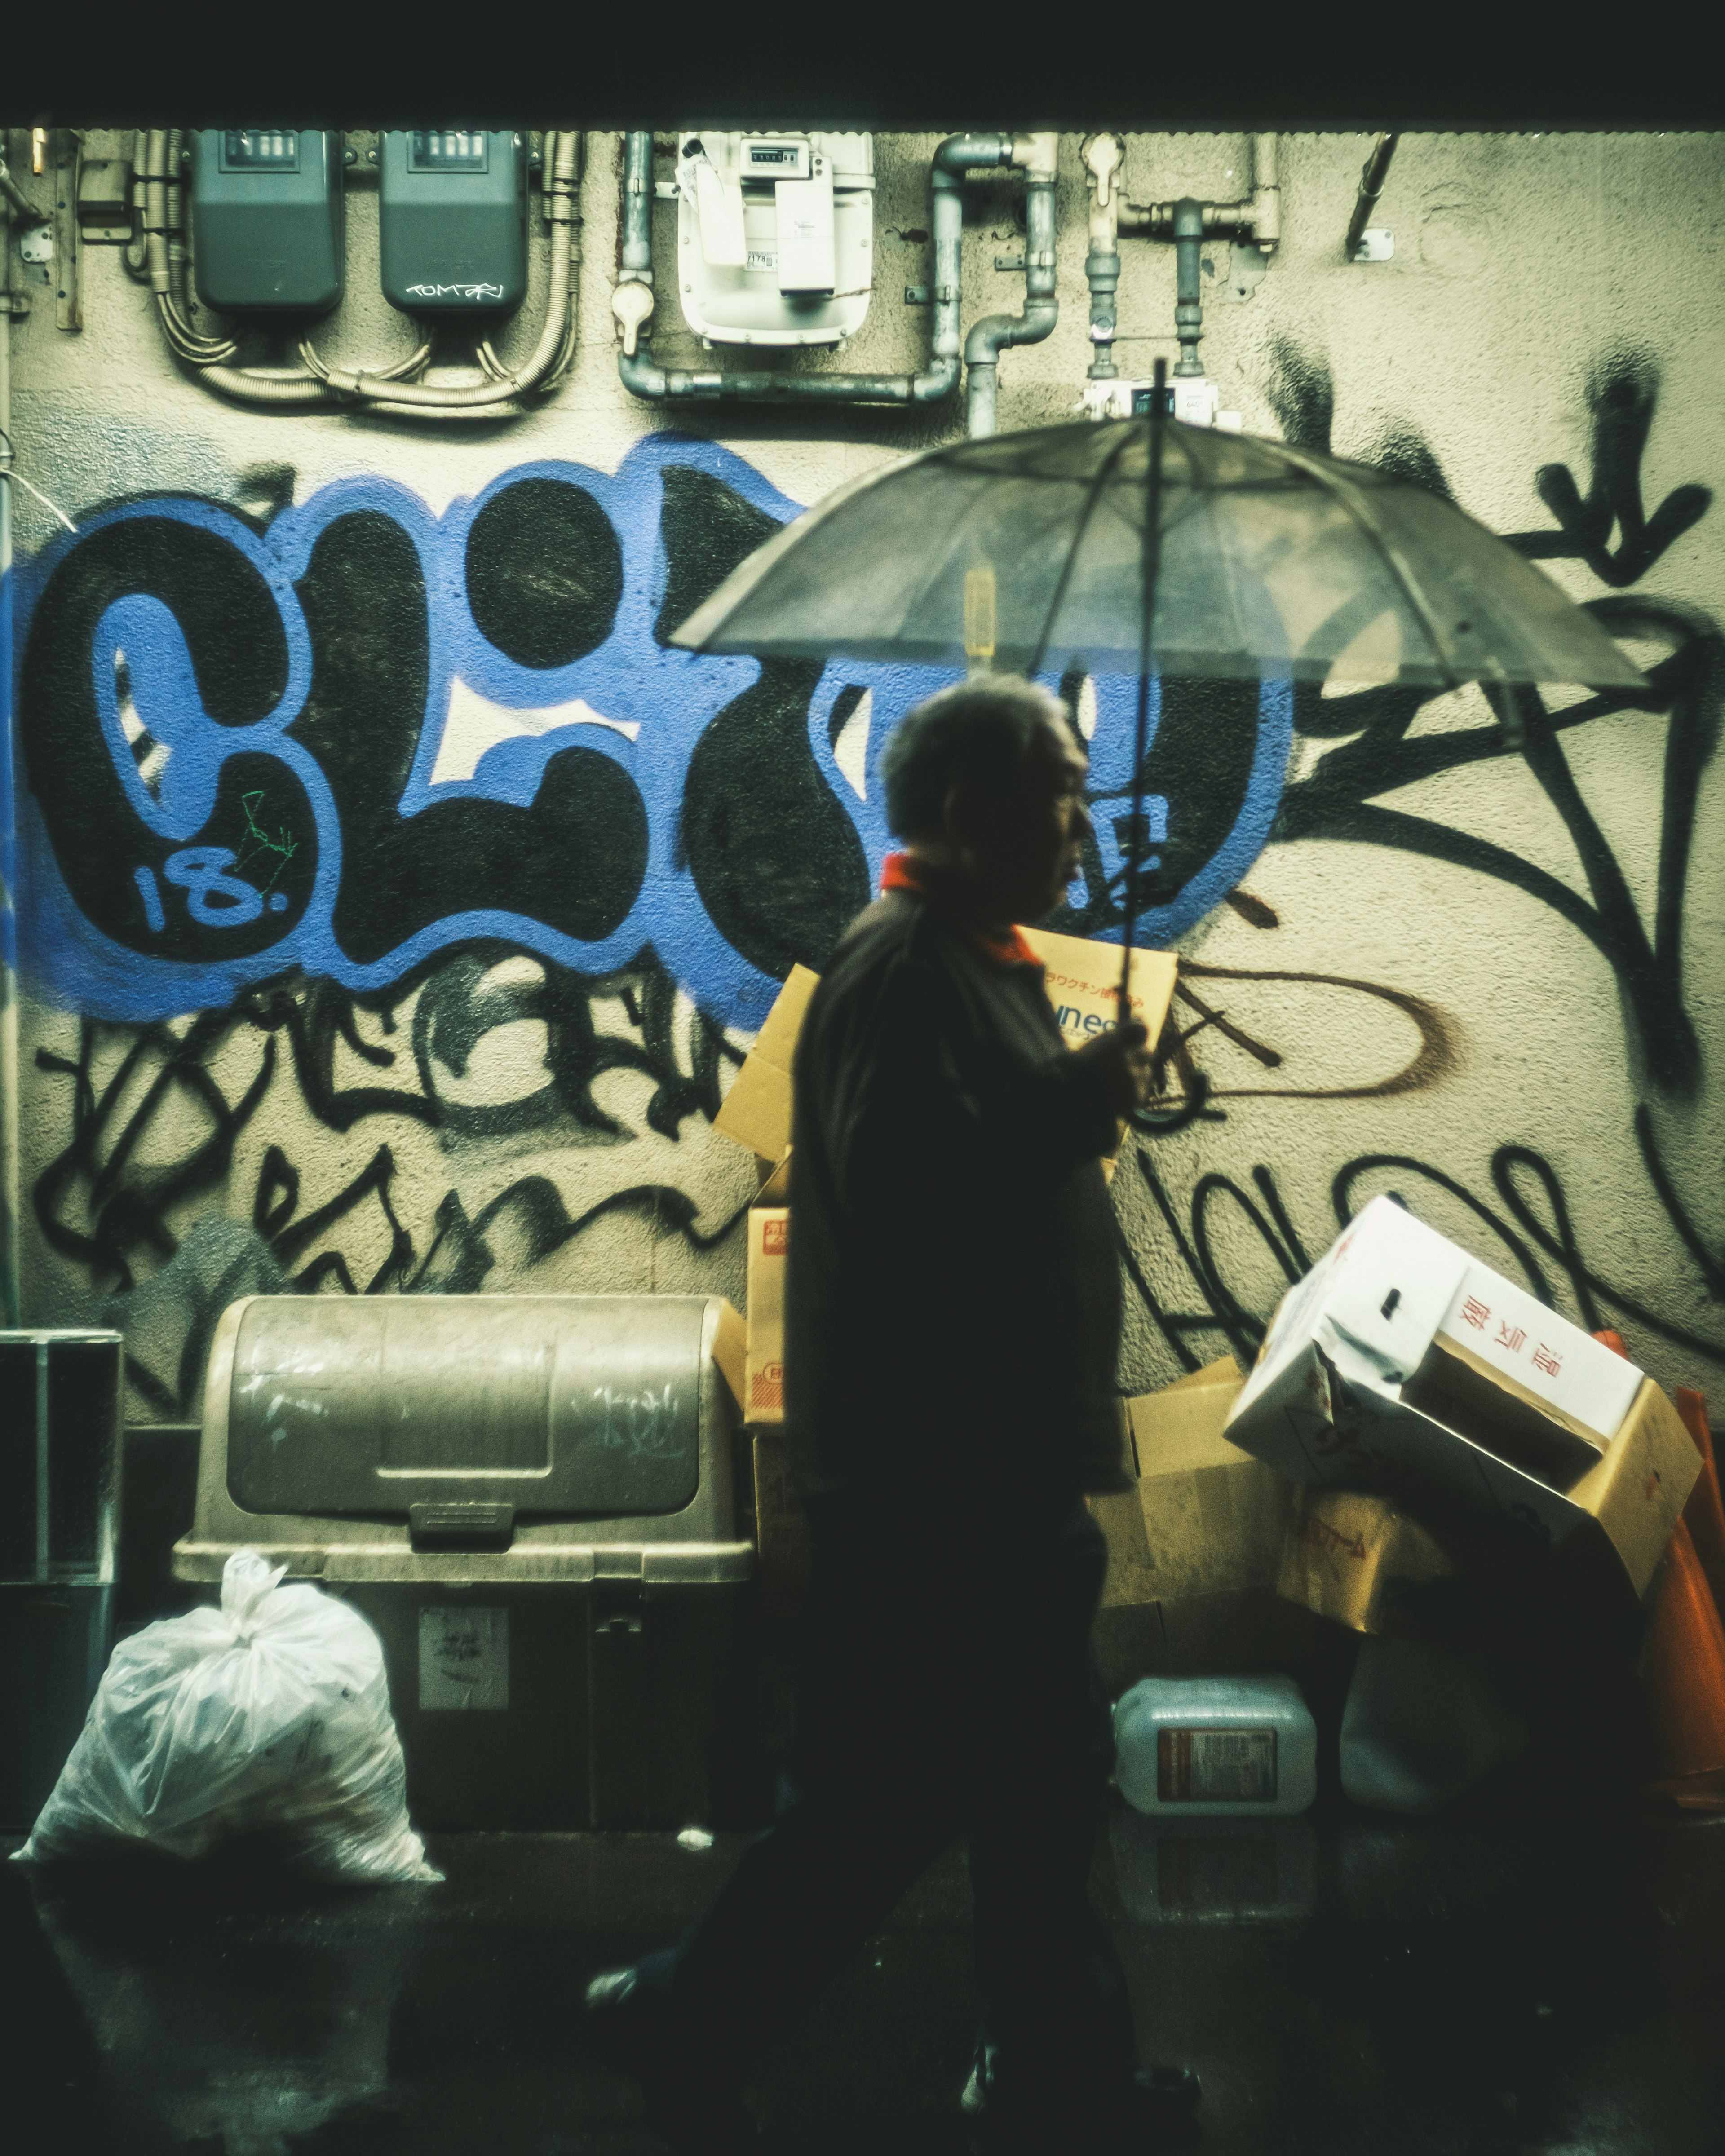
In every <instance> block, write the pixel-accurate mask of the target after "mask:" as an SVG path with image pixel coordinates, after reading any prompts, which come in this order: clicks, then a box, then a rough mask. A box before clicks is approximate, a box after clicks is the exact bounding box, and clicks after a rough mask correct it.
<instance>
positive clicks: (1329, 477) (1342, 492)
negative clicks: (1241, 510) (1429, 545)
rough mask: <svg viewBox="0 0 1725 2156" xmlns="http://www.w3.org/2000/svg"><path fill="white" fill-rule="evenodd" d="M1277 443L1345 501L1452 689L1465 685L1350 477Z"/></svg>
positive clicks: (1427, 611) (1409, 577)
mask: <svg viewBox="0 0 1725 2156" xmlns="http://www.w3.org/2000/svg"><path fill="white" fill-rule="evenodd" d="M1276 446H1277V447H1278V448H1279V449H1281V454H1283V455H1284V456H1285V457H1286V459H1288V461H1289V462H1290V463H1291V465H1295V466H1296V468H1297V469H1298V470H1301V471H1303V472H1304V473H1306V474H1307V476H1308V477H1309V478H1311V479H1313V480H1317V484H1318V485H1320V486H1321V487H1322V488H1323V489H1324V490H1325V491H1326V492H1327V494H1328V495H1330V496H1331V498H1332V500H1335V501H1337V502H1339V503H1340V504H1341V506H1342V507H1343V510H1345V511H1346V512H1347V513H1348V516H1350V517H1352V518H1353V521H1354V522H1355V524H1357V525H1358V527H1359V529H1360V530H1361V531H1363V533H1364V534H1365V536H1366V537H1367V539H1368V541H1370V542H1371V543H1372V545H1373V546H1374V547H1376V548H1377V550H1378V553H1379V554H1380V555H1381V556H1382V557H1383V559H1384V562H1387V563H1388V565H1389V573H1390V574H1391V576H1393V577H1394V578H1395V581H1396V583H1398V584H1399V586H1400V587H1401V593H1402V597H1403V598H1404V599H1405V600H1406V601H1407V603H1408V604H1409V607H1410V608H1412V609H1413V612H1414V618H1415V619H1417V620H1418V622H1419V624H1420V627H1421V628H1422V629H1424V630H1425V634H1426V637H1427V639H1428V640H1429V641H1430V645H1431V648H1432V650H1433V652H1434V653H1435V655H1436V658H1437V663H1438V665H1440V667H1441V668H1442V669H1443V670H1444V674H1445V678H1446V679H1447V680H1448V681H1449V684H1450V687H1451V688H1452V689H1459V688H1461V685H1462V677H1461V675H1459V674H1457V672H1456V671H1455V668H1454V667H1453V666H1451V665H1450V661H1449V659H1448V657H1447V656H1446V655H1445V651H1444V646H1443V640H1442V639H1441V638H1440V636H1439V634H1438V627H1437V620H1436V617H1435V615H1434V614H1433V613H1432V611H1431V608H1430V607H1429V606H1427V604H1426V603H1425V599H1424V598H1423V597H1422V596H1421V595H1420V592H1419V591H1418V589H1417V588H1415V586H1414V578H1413V572H1412V571H1411V570H1410V569H1409V567H1408V566H1407V564H1406V563H1405V562H1404V561H1403V560H1402V558H1401V554H1400V551H1399V548H1398V547H1396V545H1395V544H1394V541H1392V540H1390V539H1389V538H1388V537H1386V536H1385V535H1384V533H1383V532H1381V531H1378V530H1377V529H1376V528H1375V527H1374V526H1373V523H1372V521H1371V519H1370V518H1369V517H1368V516H1367V515H1366V513H1365V511H1363V509H1362V508H1361V507H1360V506H1359V504H1358V501H1356V500H1355V499H1354V490H1353V487H1351V486H1350V485H1348V482H1347V480H1343V479H1338V478H1337V476H1336V475H1335V474H1334V473H1332V472H1327V471H1326V470H1324V469H1323V467H1322V465H1320V464H1317V462H1315V461H1314V460H1313V459H1311V458H1309V457H1306V456H1302V455H1301V453H1300V451H1299V450H1298V449H1291V448H1290V447H1289V446H1288V444H1286V442H1282V443H1278V444H1277V445H1276Z"/></svg>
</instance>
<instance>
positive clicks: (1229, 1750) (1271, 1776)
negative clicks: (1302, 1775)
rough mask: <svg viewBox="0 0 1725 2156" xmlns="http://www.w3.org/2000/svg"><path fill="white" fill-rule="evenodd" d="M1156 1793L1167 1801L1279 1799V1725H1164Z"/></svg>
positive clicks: (1158, 1737)
mask: <svg viewBox="0 0 1725 2156" xmlns="http://www.w3.org/2000/svg"><path fill="white" fill-rule="evenodd" d="M1156 1797H1157V1801H1158V1803H1159V1804H1273V1803H1274V1802H1275V1801H1276V1732H1275V1731H1274V1730H1273V1729H1158V1731H1157V1732H1156Z"/></svg>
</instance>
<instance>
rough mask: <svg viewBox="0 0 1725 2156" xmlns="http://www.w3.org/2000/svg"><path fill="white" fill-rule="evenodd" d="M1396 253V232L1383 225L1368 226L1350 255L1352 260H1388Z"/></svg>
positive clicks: (1349, 258)
mask: <svg viewBox="0 0 1725 2156" xmlns="http://www.w3.org/2000/svg"><path fill="white" fill-rule="evenodd" d="M1394 253H1395V234H1394V233H1393V232H1389V231H1386V230H1385V229H1384V228H1383V227H1382V226H1381V225H1372V226H1368V228H1367V229H1366V230H1365V231H1364V232H1363V233H1362V234H1360V236H1359V245H1358V247H1356V248H1355V249H1354V250H1353V254H1350V255H1349V256H1348V260H1349V261H1350V262H1388V261H1389V260H1390V259H1391V258H1392V257H1393V256H1394Z"/></svg>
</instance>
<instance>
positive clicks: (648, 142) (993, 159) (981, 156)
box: [611, 128, 1054, 431]
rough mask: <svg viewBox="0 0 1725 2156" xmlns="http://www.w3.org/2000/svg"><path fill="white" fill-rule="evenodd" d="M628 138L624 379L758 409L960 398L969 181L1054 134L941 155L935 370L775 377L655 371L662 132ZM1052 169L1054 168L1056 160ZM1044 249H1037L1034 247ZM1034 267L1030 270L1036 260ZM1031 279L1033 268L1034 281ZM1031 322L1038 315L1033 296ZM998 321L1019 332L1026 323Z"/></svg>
mask: <svg viewBox="0 0 1725 2156" xmlns="http://www.w3.org/2000/svg"><path fill="white" fill-rule="evenodd" d="M1052 140H1053V138H1052V137H1051V136H1030V135H1016V136H1015V135H996V134H980V135H953V136H948V138H947V140H946V141H944V142H942V144H941V146H940V147H939V148H938V149H937V151H935V153H934V157H933V159H932V167H933V169H932V175H931V184H932V195H933V209H932V219H931V222H932V230H933V239H934V289H933V292H932V300H933V308H934V325H933V334H932V338H931V340H930V346H931V348H930V352H929V360H928V364H927V367H924V368H923V369H922V372H921V373H919V374H839V373H826V372H822V373H819V374H768V373H765V372H758V373H756V372H742V371H741V370H739V371H737V372H720V371H719V370H718V369H716V368H714V369H712V370H711V371H703V372H699V373H696V372H691V371H688V370H685V369H682V368H676V367H659V366H656V365H655V362H654V360H653V356H652V352H651V351H650V350H649V340H650V338H651V336H652V331H651V327H650V324H651V320H652V315H653V302H654V295H653V289H652V287H653V133H652V130H651V129H650V128H634V129H632V130H631V131H629V134H628V135H627V136H625V137H624V179H623V268H622V270H621V273H620V274H619V278H618V281H617V289H616V290H615V291H614V293H613V295H612V300H611V309H612V312H613V313H614V315H615V316H616V317H617V321H618V326H619V330H620V331H621V332H622V336H623V349H622V351H621V352H619V354H618V356H617V371H618V373H619V376H620V377H621V378H622V381H623V385H624V388H625V389H628V390H629V391H630V392H631V393H633V394H634V396H637V397H641V398H646V399H648V400H649V402H652V403H662V402H665V401H666V400H668V399H669V400H679V401H680V400H682V399H685V398H687V399H691V400H692V399H695V398H701V399H719V400H721V401H723V402H725V403H751V404H776V403H822V404H937V403H939V402H940V401H941V399H942V398H945V397H950V396H951V395H952V392H953V390H954V389H956V388H957V386H958V370H959V341H958V305H959V277H960V272H961V269H962V266H963V244H964V237H963V234H964V208H963V200H962V198H961V196H960V193H959V187H960V183H961V180H962V177H963V174H964V173H965V172H972V171H975V170H978V169H979V168H986V167H991V166H992V167H996V168H997V169H998V168H999V167H1002V166H1010V165H1024V166H1026V167H1029V164H1030V162H1031V160H1032V157H1040V155H1041V154H1042V153H1041V151H1040V147H1039V146H1040V145H1041V144H1043V143H1045V142H1049V143H1051V142H1052ZM1047 162H1048V163H1049V164H1050V166H1051V165H1052V162H1053V159H1052V155H1051V153H1050V155H1049V157H1048V159H1047ZM1031 247H1032V249H1034V242H1032V243H1031ZM1047 251H1048V253H1049V254H1050V267H1049V269H1048V270H1047V272H1046V277H1047V292H1048V295H1049V298H1048V305H1050V307H1052V305H1053V300H1052V294H1053V290H1054V273H1053V269H1052V266H1051V265H1052V237H1051V234H1050V240H1049V244H1048V248H1047ZM1026 260H1027V264H1028V261H1029V254H1028V252H1027V257H1026ZM1035 274H1036V275H1038V276H1039V277H1040V276H1041V275H1043V274H1044V273H1043V272H1042V271H1041V270H1040V269H1039V270H1038V271H1037V272H1036V273H1035ZM1028 275H1029V272H1028V270H1027V280H1028ZM1038 304H1039V305H1040V295H1039V301H1038ZM1025 316H1026V317H1029V316H1031V300H1030V298H1029V290H1027V293H1026V300H1025ZM996 319H997V320H999V321H1009V322H1012V323H1014V324H1016V323H1017V322H1019V321H1022V320H1024V319H1025V317H1019V316H1000V317H996ZM1033 319H1034V317H1033ZM978 326H980V325H978ZM1053 326H1054V325H1053V319H1052V316H1051V315H1050V320H1049V323H1048V328H1040V329H1037V330H1035V331H1034V334H1035V335H1037V336H1046V335H1047V334H1048V329H1049V328H1052V327H1053ZM1002 341H1003V342H1017V343H1029V341H1031V340H1030V338H1029V336H1015V337H1009V338H1004V339H1003V340H1002ZM997 349H998V347H997ZM967 356H968V355H967ZM981 363H982V364H984V365H987V366H989V367H991V371H992V362H990V361H988V360H986V359H985V360H983V362H981ZM991 431H992V430H991Z"/></svg>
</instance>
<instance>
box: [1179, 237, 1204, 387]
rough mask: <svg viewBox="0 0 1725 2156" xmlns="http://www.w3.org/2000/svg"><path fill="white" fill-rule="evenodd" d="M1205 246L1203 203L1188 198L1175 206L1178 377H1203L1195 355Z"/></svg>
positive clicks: (1201, 323)
mask: <svg viewBox="0 0 1725 2156" xmlns="http://www.w3.org/2000/svg"><path fill="white" fill-rule="evenodd" d="M1203 247H1204V204H1203V203H1200V202H1195V201H1194V199H1193V198H1192V197H1191V196H1190V195H1187V196H1185V197H1183V198H1182V200H1180V201H1179V202H1177V203H1175V204H1174V335H1175V336H1177V337H1178V339H1179V341H1180V357H1178V359H1177V360H1176V361H1175V362H1174V372H1175V373H1176V374H1178V375H1194V374H1202V373H1203V372H1204V362H1203V361H1202V360H1201V359H1200V358H1199V356H1198V346H1199V339H1200V338H1201V337H1202V336H1203V335H1204V295H1203V287H1202V285H1200V283H1199V277H1200V275H1201V269H1200V261H1199V258H1200V255H1201V253H1202V250H1203Z"/></svg>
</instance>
